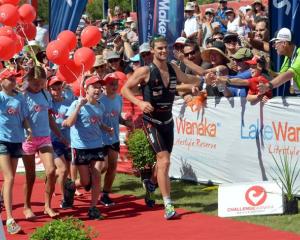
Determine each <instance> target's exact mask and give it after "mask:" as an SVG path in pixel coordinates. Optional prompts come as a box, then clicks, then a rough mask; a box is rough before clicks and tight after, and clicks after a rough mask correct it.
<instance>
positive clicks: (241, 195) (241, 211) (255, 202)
mask: <svg viewBox="0 0 300 240" xmlns="http://www.w3.org/2000/svg"><path fill="white" fill-rule="evenodd" d="M282 213H283V194H282V186H279V185H278V184H277V183H276V182H269V181H266V182H252V183H232V184H221V185H220V186H219V189H218V216H219V217H237V216H249V215H270V214H282Z"/></svg>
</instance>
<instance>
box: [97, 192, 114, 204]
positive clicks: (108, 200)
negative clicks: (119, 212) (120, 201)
mask: <svg viewBox="0 0 300 240" xmlns="http://www.w3.org/2000/svg"><path fill="white" fill-rule="evenodd" d="M100 202H101V204H103V205H104V206H105V207H110V206H114V205H116V203H115V202H114V201H113V200H111V198H110V197H109V195H108V194H102V196H101V198H100Z"/></svg>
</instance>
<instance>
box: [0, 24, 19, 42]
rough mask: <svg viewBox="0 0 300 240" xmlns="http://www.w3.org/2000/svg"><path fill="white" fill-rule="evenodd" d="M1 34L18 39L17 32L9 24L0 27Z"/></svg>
mask: <svg viewBox="0 0 300 240" xmlns="http://www.w3.org/2000/svg"><path fill="white" fill-rule="evenodd" d="M0 36H6V37H9V38H11V39H12V40H14V41H15V40H17V34H16V33H15V31H14V29H13V28H12V27H9V26H3V27H0Z"/></svg>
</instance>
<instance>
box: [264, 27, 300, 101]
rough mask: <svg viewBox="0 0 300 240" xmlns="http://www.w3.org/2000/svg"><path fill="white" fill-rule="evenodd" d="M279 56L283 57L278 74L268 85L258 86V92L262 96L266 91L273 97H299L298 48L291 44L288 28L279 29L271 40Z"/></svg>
mask: <svg viewBox="0 0 300 240" xmlns="http://www.w3.org/2000/svg"><path fill="white" fill-rule="evenodd" d="M271 43H273V47H274V48H275V49H276V51H277V53H278V55H279V56H285V58H284V61H283V64H282V65H281V69H280V73H279V75H278V76H277V77H275V78H274V79H273V80H272V81H270V82H269V83H265V84H264V83H261V84H259V91H260V93H261V94H264V93H265V92H267V91H268V90H272V89H273V88H278V87H280V86H281V85H282V87H280V88H279V89H276V91H273V94H274V95H275V96H295V95H297V96H299V95H300V91H299V89H300V48H299V47H297V46H296V45H295V44H294V43H293V39H292V32H291V30H290V29H288V28H281V29H280V30H279V31H278V32H277V34H276V37H275V38H273V39H272V40H271Z"/></svg>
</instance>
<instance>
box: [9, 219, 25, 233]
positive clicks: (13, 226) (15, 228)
mask: <svg viewBox="0 0 300 240" xmlns="http://www.w3.org/2000/svg"><path fill="white" fill-rule="evenodd" d="M6 228H7V232H8V233H9V234H17V233H19V232H20V231H21V230H22V228H21V227H20V226H19V225H18V224H17V223H16V222H15V220H14V219H12V220H11V221H9V222H6Z"/></svg>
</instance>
